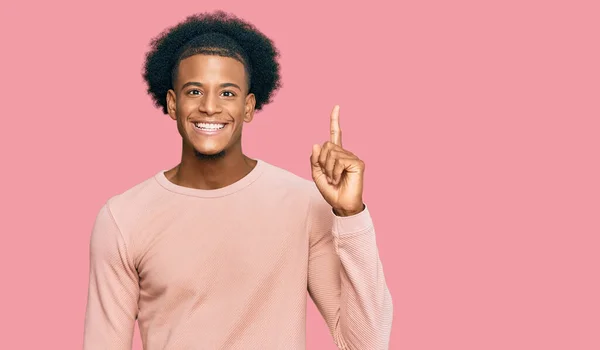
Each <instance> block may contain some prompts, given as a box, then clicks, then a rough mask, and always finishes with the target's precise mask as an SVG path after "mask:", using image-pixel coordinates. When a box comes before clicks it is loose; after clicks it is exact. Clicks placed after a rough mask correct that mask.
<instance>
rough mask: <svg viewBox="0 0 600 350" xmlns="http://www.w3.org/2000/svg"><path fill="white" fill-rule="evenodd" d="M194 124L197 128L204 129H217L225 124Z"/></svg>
mask: <svg viewBox="0 0 600 350" xmlns="http://www.w3.org/2000/svg"><path fill="white" fill-rule="evenodd" d="M194 125H195V126H196V127H197V128H199V129H206V130H218V129H223V128H224V127H225V124H213V123H194Z"/></svg>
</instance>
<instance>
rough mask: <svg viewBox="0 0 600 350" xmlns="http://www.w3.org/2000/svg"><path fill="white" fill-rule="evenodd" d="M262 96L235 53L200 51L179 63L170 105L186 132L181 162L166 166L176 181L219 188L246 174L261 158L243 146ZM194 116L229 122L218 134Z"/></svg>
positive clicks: (171, 177) (168, 176) (172, 178)
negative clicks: (205, 131)
mask: <svg viewBox="0 0 600 350" xmlns="http://www.w3.org/2000/svg"><path fill="white" fill-rule="evenodd" d="M255 105H256V99H255V96H254V94H251V93H249V92H248V82H247V79H246V70H245V68H244V65H243V64H242V63H241V62H240V61H238V60H236V59H233V58H230V57H221V56H214V55H194V56H191V57H188V58H186V59H184V60H182V61H181V62H180V64H179V69H178V74H177V79H176V81H175V83H174V88H173V89H171V90H169V91H168V93H167V109H168V112H169V116H170V117H171V119H173V120H174V121H176V122H177V129H178V131H179V134H180V135H181V138H182V152H181V162H180V164H178V165H177V166H176V167H175V168H173V169H170V170H168V171H167V172H165V176H166V177H167V179H169V180H170V181H171V182H173V183H175V184H177V185H180V186H185V187H191V188H196V189H207V190H210V189H217V188H221V187H225V186H228V185H230V184H232V183H234V182H236V181H238V180H240V179H242V178H243V177H244V176H246V175H247V174H248V173H249V172H250V171H251V170H252V169H254V167H255V166H256V163H257V161H256V160H254V159H251V158H249V157H247V156H246V155H244V154H243V152H242V128H243V124H244V123H249V122H251V121H252V119H253V117H254V111H255V109H254V106H255ZM194 120H205V121H212V122H227V123H228V125H227V126H226V127H225V129H224V130H223V131H222V132H221V133H220V134H218V135H211V136H207V135H201V134H198V133H197V132H196V131H195V130H194V124H193V123H192V121H194Z"/></svg>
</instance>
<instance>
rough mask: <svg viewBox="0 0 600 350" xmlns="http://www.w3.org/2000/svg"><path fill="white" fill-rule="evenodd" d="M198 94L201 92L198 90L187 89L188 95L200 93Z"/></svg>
mask: <svg viewBox="0 0 600 350" xmlns="http://www.w3.org/2000/svg"><path fill="white" fill-rule="evenodd" d="M200 94H201V92H200V90H197V89H193V90H190V91H188V95H200Z"/></svg>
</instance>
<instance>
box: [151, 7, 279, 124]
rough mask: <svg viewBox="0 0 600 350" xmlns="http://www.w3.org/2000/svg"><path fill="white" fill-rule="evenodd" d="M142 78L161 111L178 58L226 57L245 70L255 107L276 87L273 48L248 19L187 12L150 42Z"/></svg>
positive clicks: (270, 95)
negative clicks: (175, 23)
mask: <svg viewBox="0 0 600 350" xmlns="http://www.w3.org/2000/svg"><path fill="white" fill-rule="evenodd" d="M150 47H151V49H150V51H149V52H148V53H147V54H146V63H145V65H144V70H143V73H142V75H143V77H144V80H145V81H146V83H147V85H148V90H147V92H148V93H149V94H150V96H151V97H152V100H153V102H154V105H155V106H156V107H161V108H162V110H163V113H165V114H167V113H168V112H167V92H168V91H169V89H173V83H174V81H175V78H176V77H177V72H178V68H179V62H181V60H183V59H185V58H187V57H190V56H193V55H196V54H208V55H217V56H223V57H231V58H234V59H236V60H238V61H240V62H241V63H242V64H244V67H245V69H246V77H247V81H248V86H249V93H253V94H254V95H255V97H256V105H255V109H256V110H261V109H262V107H263V106H264V105H266V104H268V103H270V102H271V99H272V98H273V94H274V93H275V92H276V91H277V90H278V89H279V88H280V87H281V78H280V72H279V71H280V69H279V62H278V61H277V59H278V58H279V51H278V50H277V48H275V46H274V44H273V42H272V41H271V39H269V38H268V37H266V36H265V35H264V34H262V33H261V32H260V31H258V29H256V27H255V26H253V25H252V24H250V23H248V22H246V21H244V20H241V19H239V18H238V17H236V16H234V15H231V14H227V13H225V12H223V11H216V12H213V13H201V14H195V15H192V16H189V17H187V18H186V19H185V21H183V22H181V23H179V24H177V25H176V26H174V27H171V28H168V29H166V30H165V31H163V32H162V33H160V34H159V35H158V36H157V37H155V38H154V39H152V41H151V42H150Z"/></svg>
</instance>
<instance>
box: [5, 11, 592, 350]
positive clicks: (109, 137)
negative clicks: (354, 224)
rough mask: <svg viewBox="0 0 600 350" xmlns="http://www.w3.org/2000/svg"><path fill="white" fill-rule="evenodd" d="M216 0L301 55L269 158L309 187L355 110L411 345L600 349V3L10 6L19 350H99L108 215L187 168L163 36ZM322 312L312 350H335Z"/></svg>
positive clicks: (287, 72) (369, 189)
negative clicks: (89, 304)
mask: <svg viewBox="0 0 600 350" xmlns="http://www.w3.org/2000/svg"><path fill="white" fill-rule="evenodd" d="M213 5H219V6H218V7H216V6H213ZM216 9H223V10H225V11H228V12H232V13H234V14H236V15H238V16H240V17H241V18H244V19H246V20H248V21H250V22H252V23H254V24H255V25H256V26H257V27H258V28H259V29H260V30H262V31H263V32H264V33H266V34H267V35H268V36H270V37H271V38H272V39H273V40H274V42H275V44H276V45H277V46H278V48H279V49H280V51H281V64H282V75H283V85H284V86H283V88H282V89H281V90H280V92H279V93H278V94H277V95H276V96H275V101H274V102H273V103H272V104H271V105H268V106H266V107H265V109H264V111H262V112H260V113H258V114H257V115H256V117H255V119H254V121H253V122H252V123H250V124H246V125H245V127H244V137H243V142H244V151H245V152H246V153H247V154H248V155H249V156H250V157H255V158H260V159H263V160H265V161H268V162H271V163H273V164H275V165H277V166H280V167H283V168H285V169H288V170H290V171H292V172H294V173H296V174H298V175H300V176H302V177H305V178H307V179H309V178H310V164H309V156H310V153H311V146H312V144H313V143H322V142H325V141H326V140H327V139H328V137H329V134H328V127H329V113H330V111H331V108H332V107H333V106H334V104H340V106H341V117H340V118H341V119H340V121H341V127H342V131H343V137H344V147H345V148H347V149H349V150H350V151H352V152H354V153H355V154H357V155H358V156H359V157H361V158H362V159H363V160H364V161H365V163H366V179H365V181H366V184H365V202H366V203H367V205H369V207H370V210H371V213H372V216H373V219H374V222H375V228H376V232H377V240H378V245H379V252H380V256H381V260H382V262H383V264H384V271H385V273H386V277H387V282H388V285H389V288H390V290H391V293H392V295H393V301H394V325H393V330H392V339H391V349H406V350H409V349H411V350H413V349H415V350H416V349H461V350H470V349H472V350H481V349H502V350H504V349H546V350H549V349H578V350H583V349H599V348H600V316H599V315H600V297H599V296H600V280H599V277H600V254H599V249H600V239H599V235H600V201H599V198H600V191H599V190H600V188H599V179H600V165H599V161H600V157H599V156H600V152H599V150H600V142H599V131H600V123H599V118H600V101H599V100H600V74H599V73H600V69H599V67H600V64H599V62H600V53H599V49H600V25H599V21H598V14H599V13H600V9H599V8H598V2H597V1H587V2H585V1H566V0H565V1H493V2H492V1H474V0H472V1H463V0H460V1H401V2H396V1H379V0H376V1H368V2H354V3H353V2H351V1H338V2H327V1H312V0H311V1H302V2H289V3H285V2H283V1H269V2H267V1H239V0H232V1H227V2H222V3H219V4H217V3H212V2H211V6H210V7H209V6H206V5H205V4H204V2H198V1H180V2H177V1H173V2H167V1H156V2H148V1H143V2H142V1H139V2H135V3H134V2H123V1H98V2H95V3H91V2H83V1H82V2H76V1H71V2H64V1H59V2H43V1H38V2H37V3H31V2H17V1H12V2H10V3H3V4H2V10H1V11H0V16H1V18H0V25H1V26H2V27H1V30H0V35H1V36H2V37H1V40H0V47H1V52H2V54H1V56H0V60H1V65H0V69H1V75H0V78H1V83H0V88H1V89H2V91H1V96H2V97H1V98H2V121H1V127H0V132H1V133H2V135H1V137H0V142H2V144H1V150H2V181H1V182H0V185H1V186H2V188H1V189H0V190H1V192H0V193H1V198H2V202H3V206H2V208H3V209H2V219H1V228H0V230H1V233H2V236H1V237H2V238H1V239H2V241H1V244H0V250H1V251H0V269H1V276H2V280H1V284H2V287H1V291H2V297H1V298H0V310H1V312H0V318H1V319H2V321H1V324H2V325H3V326H2V336H1V337H0V348H2V349H78V348H81V344H82V339H83V321H84V314H85V306H86V299H87V288H88V285H87V283H88V268H89V261H88V259H89V255H88V254H89V250H88V249H89V237H90V233H91V228H92V225H93V221H94V219H95V217H96V215H97V213H98V210H99V209H100V207H101V206H102V205H103V204H104V202H105V201H106V200H107V199H108V198H109V197H111V196H113V195H116V194H118V193H121V192H122V191H124V190H126V189H128V188H130V187H131V186H133V185H135V184H137V183H139V182H141V181H143V180H145V179H147V178H148V177H150V176H152V175H154V174H155V173H156V172H158V171H159V170H161V169H167V168H170V167H172V166H174V165H176V164H177V162H178V161H179V156H180V149H181V145H180V143H181V142H180V136H179V134H178V133H177V130H176V125H175V123H174V122H173V121H172V120H170V119H169V117H167V116H165V115H162V114H161V112H160V110H159V109H157V108H155V107H154V106H153V105H152V102H151V100H150V97H149V96H148V95H146V91H145V90H146V87H145V85H144V83H143V81H142V77H141V69H142V65H143V61H144V54H145V52H146V51H147V49H148V44H149V41H150V39H151V38H152V37H154V36H156V35H157V34H158V33H160V32H161V31H162V30H164V29H165V28H167V27H170V26H172V25H175V24H176V23H178V22H179V21H181V20H183V19H185V17H186V16H188V15H190V14H192V13H198V12H205V11H212V10H216ZM307 313H308V322H307V323H308V325H307V337H308V346H307V348H308V349H319V350H327V349H335V346H334V345H333V341H332V339H331V336H330V335H329V333H328V330H327V328H326V326H325V323H324V322H323V321H322V319H321V316H320V315H319V314H318V312H317V311H316V308H315V307H314V305H313V304H312V302H309V305H308V310H307ZM198 334H199V335H198V336H202V330H198ZM134 345H135V346H134V349H141V342H140V339H139V332H138V331H137V327H136V337H135V340H134Z"/></svg>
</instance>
